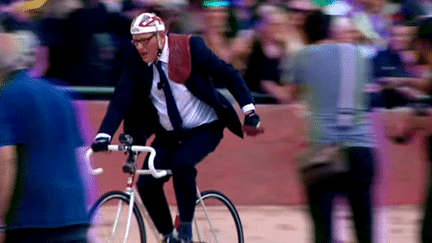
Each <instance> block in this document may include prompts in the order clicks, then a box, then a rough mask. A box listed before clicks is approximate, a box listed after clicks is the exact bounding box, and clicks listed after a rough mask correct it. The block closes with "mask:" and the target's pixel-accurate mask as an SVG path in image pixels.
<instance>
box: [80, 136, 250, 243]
mask: <svg viewBox="0 0 432 243" xmlns="http://www.w3.org/2000/svg"><path fill="white" fill-rule="evenodd" d="M120 143H121V144H120V145H108V151H123V152H124V153H125V154H126V155H128V158H127V160H126V162H125V164H124V165H123V172H124V173H127V174H128V177H127V182H126V189H125V191H109V192H107V193H105V194H103V195H102V196H101V197H100V198H99V199H98V200H97V201H96V203H95V204H94V205H93V206H92V208H91V209H90V216H91V219H92V226H91V229H90V231H89V232H90V234H94V235H93V236H95V235H96V237H98V238H104V239H106V240H104V241H103V242H127V241H128V239H129V237H132V241H131V242H141V243H147V242H149V243H151V242H161V240H162V236H161V235H160V234H159V233H158V232H157V230H156V228H155V226H154V225H153V223H152V220H151V219H150V217H149V216H148V213H147V211H146V210H145V207H144V205H143V203H142V201H141V199H140V197H139V195H138V196H137V190H136V188H135V186H134V184H135V177H136V175H152V176H154V177H155V178H161V177H163V176H167V175H171V171H170V170H157V169H155V167H154V161H153V160H154V158H155V156H156V151H155V150H154V149H153V148H152V147H149V146H136V145H132V138H131V137H130V136H128V135H124V134H122V135H120ZM141 152H148V153H150V155H149V163H148V165H149V169H148V170H139V169H137V163H136V161H137V159H138V156H139V154H140V153H141ZM92 153H93V151H92V150H91V149H89V150H88V151H87V154H86V156H87V159H88V160H89V159H90V156H91V154H92ZM92 170H93V169H92ZM102 172H103V169H102V168H98V169H95V170H93V174H96V175H98V174H101V173H102ZM113 202H117V203H113ZM131 205H133V206H131ZM207 205H209V206H210V205H211V208H210V207H208V206H207ZM113 209H115V212H113ZM124 209H126V212H127V215H126V217H123V216H124V215H123V214H124V212H125V211H124ZM114 214H115V215H114ZM113 216H115V217H113ZM148 222H150V224H149V223H148ZM174 223H175V228H176V229H178V227H179V223H180V219H179V216H178V214H177V215H176V217H175V222H174ZM109 228H110V233H108V232H107V230H108V229H109ZM148 230H151V231H152V232H153V235H154V238H153V240H156V241H150V239H149V238H148V237H147V231H148ZM119 232H120V233H119ZM117 237H119V238H117ZM193 242H196V243H209V242H218V243H222V242H230V243H232V242H239V243H244V234H243V226H242V223H241V220H240V216H239V213H238V211H237V209H236V208H235V206H234V204H233V203H232V202H231V200H230V199H229V198H228V197H227V196H225V195H224V194H222V193H221V192H218V191H215V190H207V191H204V192H200V190H199V189H198V187H197V200H196V209H195V215H194V219H193Z"/></svg>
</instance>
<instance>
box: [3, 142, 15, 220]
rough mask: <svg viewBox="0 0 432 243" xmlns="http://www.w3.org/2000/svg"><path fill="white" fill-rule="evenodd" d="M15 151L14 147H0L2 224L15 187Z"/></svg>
mask: <svg viewBox="0 0 432 243" xmlns="http://www.w3.org/2000/svg"><path fill="white" fill-rule="evenodd" d="M16 167H17V150H16V146H12V145H11V146H2V147H0V171H1V173H0V186H1V190H0V216H1V218H0V219H1V221H2V222H3V223H4V220H5V218H6V214H7V212H8V211H9V206H10V202H11V200H12V195H13V190H14V186H15V178H16V172H17V168H16Z"/></svg>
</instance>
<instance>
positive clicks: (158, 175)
mask: <svg viewBox="0 0 432 243" xmlns="http://www.w3.org/2000/svg"><path fill="white" fill-rule="evenodd" d="M108 151H132V152H136V153H139V152H148V153H150V155H149V160H148V166H149V169H148V170H136V172H135V174H137V175H152V176H153V177H155V178H161V177H164V176H166V175H171V174H172V172H171V170H157V169H156V168H155V167H154V158H155V156H156V150H155V149H154V148H152V147H150V146H137V145H134V146H126V145H108ZM92 154H93V150H92V149H91V148H90V149H88V150H87V152H86V159H87V162H88V163H87V165H88V166H89V170H90V171H91V172H92V174H93V175H100V174H102V173H103V168H97V169H93V168H92V166H91V164H90V157H91V155H92ZM137 157H138V154H135V158H134V161H136V160H137ZM132 183H133V182H132V177H131V176H129V178H128V181H127V185H128V186H127V187H126V190H125V193H127V194H129V195H130V203H129V205H131V206H130V207H129V212H128V221H127V225H126V234H125V239H124V242H125V243H126V242H127V240H128V238H129V231H130V224H131V221H132V214H133V205H134V202H135V195H136V194H137V191H136V188H135V186H134V185H132ZM197 196H198V200H199V202H200V204H201V206H202V208H203V211H204V214H205V216H206V218H207V221H208V222H209V225H210V228H211V232H212V234H213V236H214V238H215V240H216V242H219V239H218V237H217V234H216V231H215V229H214V227H213V225H212V222H211V220H210V218H209V216H208V211H207V207H206V206H205V204H204V200H203V199H202V197H201V192H200V190H199V189H198V187H197ZM137 200H138V203H137V205H138V207H140V212H144V213H145V215H142V216H143V217H144V218H146V219H147V220H146V221H147V222H152V221H151V220H149V219H150V217H149V216H148V214H147V213H146V212H147V210H146V209H145V208H144V206H143V205H144V204H143V202H142V200H141V199H140V198H139V197H137ZM122 203H123V202H122V201H120V202H119V210H118V211H117V214H116V220H115V223H114V227H113V232H112V233H113V234H112V235H114V233H115V231H116V228H117V225H118V221H119V218H120V213H121V210H120V209H121V206H122ZM194 224H195V227H196V228H197V229H198V223H197V221H196V220H195V219H194ZM150 227H151V229H152V231H153V234H154V235H155V237H156V239H157V240H158V241H160V240H161V236H160V235H159V234H158V232H157V230H156V227H155V226H154V225H153V223H151V224H150ZM197 234H198V235H197V237H198V239H199V240H200V241H201V236H200V235H199V231H197Z"/></svg>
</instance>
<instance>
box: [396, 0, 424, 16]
mask: <svg viewBox="0 0 432 243" xmlns="http://www.w3.org/2000/svg"><path fill="white" fill-rule="evenodd" d="M399 13H400V14H401V15H402V16H403V17H404V18H405V20H408V21H412V20H415V19H416V18H419V17H422V16H432V1H431V0H402V1H401V8H400V11H399Z"/></svg>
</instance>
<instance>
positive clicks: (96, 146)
mask: <svg viewBox="0 0 432 243" xmlns="http://www.w3.org/2000/svg"><path fill="white" fill-rule="evenodd" d="M109 144H110V138H109V137H99V138H96V139H95V141H94V142H93V143H92V145H91V148H92V150H93V152H99V151H107V150H108V145H109Z"/></svg>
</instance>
